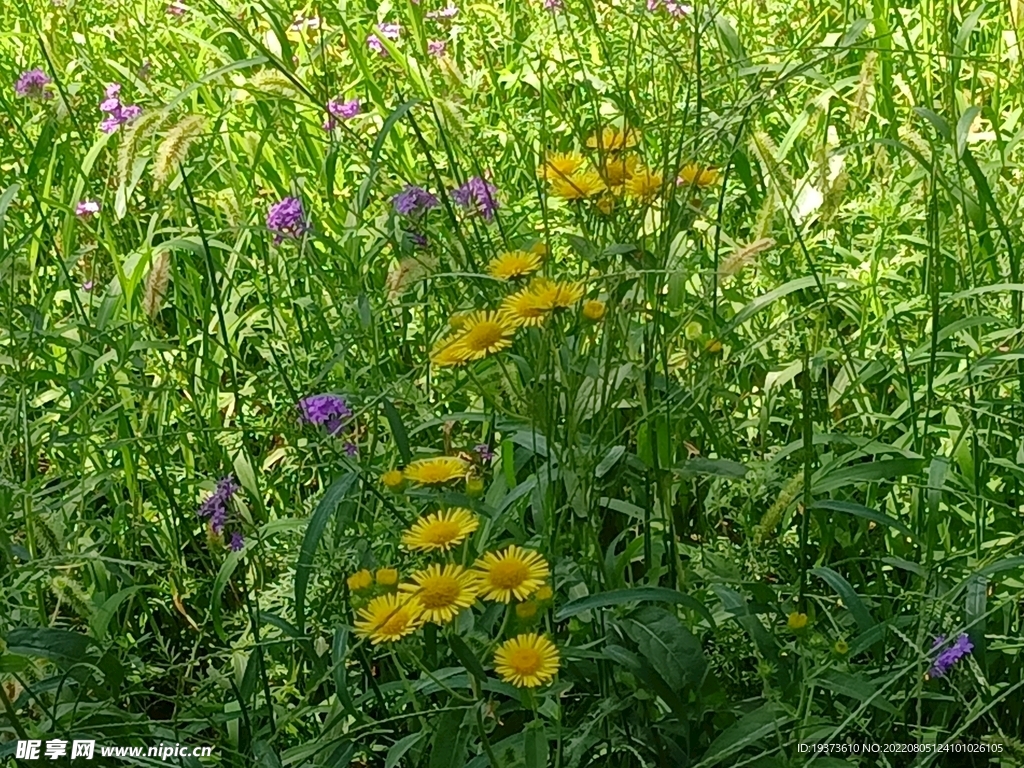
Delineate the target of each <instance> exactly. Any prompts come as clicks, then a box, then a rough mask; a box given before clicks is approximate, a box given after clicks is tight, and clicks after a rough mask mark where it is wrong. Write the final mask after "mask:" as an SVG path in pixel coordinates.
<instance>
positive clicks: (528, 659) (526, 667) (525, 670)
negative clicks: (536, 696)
mask: <svg viewBox="0 0 1024 768" xmlns="http://www.w3.org/2000/svg"><path fill="white" fill-rule="evenodd" d="M541 661H542V660H541V656H540V652H539V651H538V650H537V649H536V648H531V647H529V646H519V647H518V648H516V649H515V650H513V651H512V652H511V653H509V655H508V665H509V666H510V667H511V668H512V669H513V670H515V673H516V674H517V675H522V676H524V677H526V676H528V675H535V674H537V671H538V670H539V669H540V667H541Z"/></svg>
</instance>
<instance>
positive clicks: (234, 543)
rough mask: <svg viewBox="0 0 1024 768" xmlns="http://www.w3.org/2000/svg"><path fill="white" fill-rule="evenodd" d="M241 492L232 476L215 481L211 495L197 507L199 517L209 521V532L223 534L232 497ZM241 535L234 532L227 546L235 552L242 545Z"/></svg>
mask: <svg viewBox="0 0 1024 768" xmlns="http://www.w3.org/2000/svg"><path fill="white" fill-rule="evenodd" d="M240 490H241V486H240V485H239V484H238V483H237V482H236V481H235V478H234V477H233V476H232V475H228V476H227V477H222V478H221V479H220V480H218V481H217V488H216V490H214V492H213V493H211V494H210V495H209V496H208V497H207V498H206V501H204V502H203V503H202V504H200V505H199V516H200V517H206V518H209V519H210V530H212V531H213V532H214V533H215V534H217V535H218V536H219V535H220V534H221V533H223V532H224V527H225V526H226V525H227V522H228V516H229V514H230V509H229V507H230V505H231V499H232V497H233V496H234V495H235V494H236V493H238V491H240ZM244 543H245V542H244V540H243V539H242V534H241V533H239V532H238V531H234V532H233V533H232V534H231V539H230V541H229V543H228V546H229V547H230V548H231V549H232V550H233V551H235V552H237V551H238V550H240V549H241V548H242V545H243V544H244Z"/></svg>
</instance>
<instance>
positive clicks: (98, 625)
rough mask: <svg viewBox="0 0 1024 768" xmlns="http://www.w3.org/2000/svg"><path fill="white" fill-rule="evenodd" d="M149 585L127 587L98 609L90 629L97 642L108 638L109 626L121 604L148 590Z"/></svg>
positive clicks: (93, 616)
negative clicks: (137, 593)
mask: <svg viewBox="0 0 1024 768" xmlns="http://www.w3.org/2000/svg"><path fill="white" fill-rule="evenodd" d="M147 586H148V585H145V584H136V585H135V586H132V587H125V588H124V589H122V590H121V591H120V592H117V593H115V594H113V595H111V596H110V597H108V598H107V599H106V600H104V601H103V605H101V606H100V607H99V608H97V609H96V612H95V613H94V614H93V615H92V618H91V619H90V620H89V629H91V630H92V634H93V636H94V637H95V638H96V639H97V640H101V641H102V640H103V639H104V638H106V636H107V625H108V624H109V623H110V620H111V619H112V618H113V617H114V614H115V613H117V609H118V608H120V607H121V603H123V602H124V601H125V600H127V599H128V598H129V597H131V596H132V595H134V594H135V593H136V592H138V591H140V590H143V589H146V588H147Z"/></svg>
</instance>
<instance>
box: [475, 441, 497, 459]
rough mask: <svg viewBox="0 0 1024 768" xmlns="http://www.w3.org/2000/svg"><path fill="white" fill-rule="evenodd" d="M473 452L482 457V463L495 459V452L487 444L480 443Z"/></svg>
mask: <svg viewBox="0 0 1024 768" xmlns="http://www.w3.org/2000/svg"><path fill="white" fill-rule="evenodd" d="M473 450H474V451H476V452H477V453H478V454H479V455H480V459H481V460H482V461H490V460H491V459H493V458H494V451H492V450H491V447H490V446H489V445H488V444H487V443H479V444H477V445H474V446H473Z"/></svg>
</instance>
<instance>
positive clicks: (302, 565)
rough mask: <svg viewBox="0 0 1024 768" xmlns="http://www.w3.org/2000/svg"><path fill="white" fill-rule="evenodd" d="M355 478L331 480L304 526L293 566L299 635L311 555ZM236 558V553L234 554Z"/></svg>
mask: <svg viewBox="0 0 1024 768" xmlns="http://www.w3.org/2000/svg"><path fill="white" fill-rule="evenodd" d="M357 479H358V476H357V475H356V474H355V473H353V472H348V473H346V474H344V475H342V476H341V477H339V478H338V479H337V480H335V481H334V482H333V483H331V485H330V486H329V487H328V488H327V490H326V491H325V492H324V495H323V498H321V499H320V503H319V504H317V505H316V509H315V510H313V514H312V515H310V518H309V525H307V526H306V535H305V536H304V537H303V539H302V549H301V550H300V552H299V561H298V563H297V564H296V566H295V623H296V625H297V626H298V628H299V631H300V632H302V631H304V630H305V626H306V587H307V585H308V584H309V575H310V572H311V570H312V568H313V555H315V554H316V548H317V546H318V545H319V544H320V537H321V536H323V533H324V529H325V528H326V527H327V521H328V519H330V516H331V515H332V514H334V510H335V509H337V507H338V504H340V503H341V500H342V499H343V498H344V497H345V494H347V493H348V492H349V489H350V488H351V487H352V485H353V484H354V483H355V482H356V480H357ZM236 554H238V553H236Z"/></svg>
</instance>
